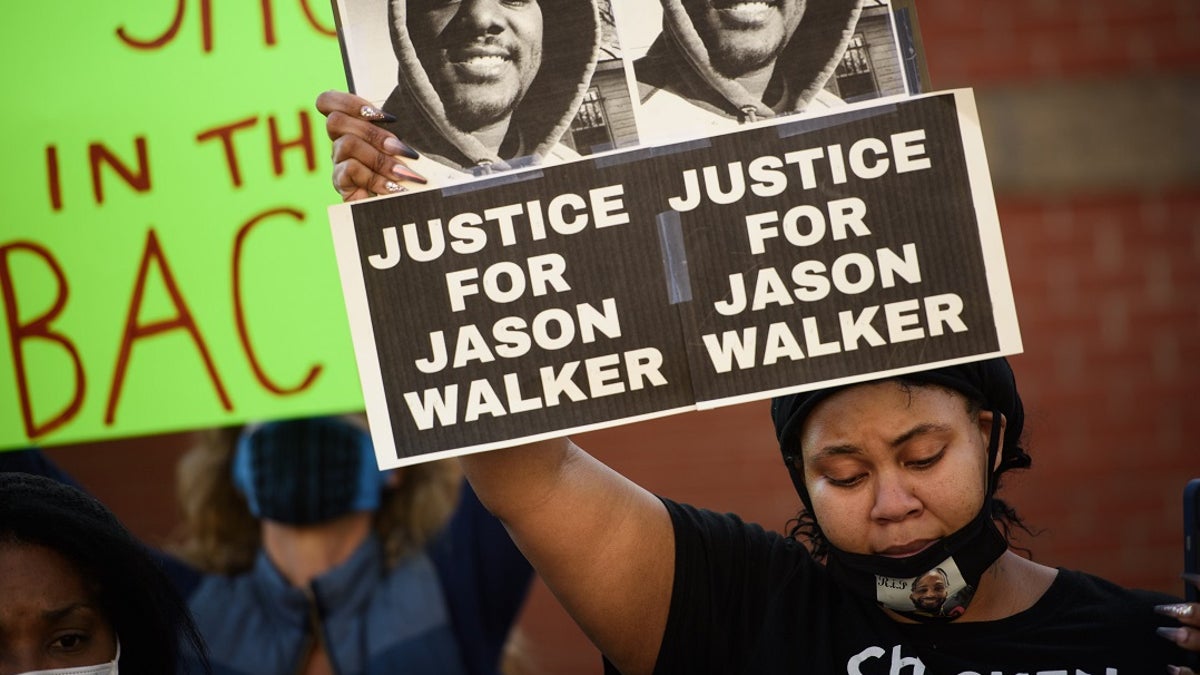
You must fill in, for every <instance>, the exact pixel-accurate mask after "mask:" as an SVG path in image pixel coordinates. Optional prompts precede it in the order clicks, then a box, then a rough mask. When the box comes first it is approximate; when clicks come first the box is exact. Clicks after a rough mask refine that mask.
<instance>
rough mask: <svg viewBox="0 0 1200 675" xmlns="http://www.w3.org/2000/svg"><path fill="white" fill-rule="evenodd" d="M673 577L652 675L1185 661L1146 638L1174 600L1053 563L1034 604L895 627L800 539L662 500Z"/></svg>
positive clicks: (910, 672) (898, 672) (1083, 670)
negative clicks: (1054, 570) (1161, 609)
mask: <svg viewBox="0 0 1200 675" xmlns="http://www.w3.org/2000/svg"><path fill="white" fill-rule="evenodd" d="M663 501H664V503H666V505H667V509H668V511H670V513H671V519H672V521H673V523H674V527H675V540H676V562H675V584H674V589H673V591H672V594H671V610H670V615H669V617H668V620H667V627H666V632H665V634H664V635H663V643H662V648H661V650H660V652H659V657H658V664H657V666H656V669H655V672H656V673H659V674H664V675H665V674H674V673H686V674H687V675H698V674H700V673H714V674H718V673H719V674H720V675H734V674H737V673H745V674H746V675H770V674H772V673H787V674H789V675H795V674H798V673H813V674H818V675H828V674H835V673H838V674H840V673H846V674H848V675H922V674H928V675H943V674H944V675H971V674H975V675H1081V674H1086V675H1133V674H1135V673H1153V674H1154V675H1161V674H1162V673H1164V672H1167V668H1166V666H1167V664H1169V663H1174V664H1181V663H1187V662H1188V661H1187V659H1188V656H1187V655H1186V654H1185V653H1184V652H1183V651H1182V650H1180V649H1178V648H1177V647H1176V646H1175V645H1174V644H1172V643H1170V642H1168V641H1167V640H1165V639H1163V638H1162V637H1159V636H1158V635H1157V634H1156V633H1155V628H1156V627H1157V626H1170V625H1177V624H1175V622H1174V621H1172V620H1170V619H1168V618H1166V617H1162V616H1159V615H1157V614H1155V613H1154V611H1153V606H1154V605H1155V604H1160V603H1164V602H1172V601H1176V600H1175V599H1174V598H1171V597H1169V596H1166V595H1162V594H1157V593H1149V592H1145V591H1131V590H1127V589H1124V588H1121V587H1119V586H1116V585H1114V584H1111V583H1109V582H1107V581H1104V580H1103V579H1099V578H1097V577H1093V576H1090V575H1087V574H1083V573H1081V572H1074V571H1069V570H1059V573H1058V576H1057V578H1056V580H1055V581H1054V583H1053V584H1051V586H1050V588H1049V589H1048V590H1047V591H1046V593H1045V594H1044V595H1043V596H1042V598H1041V599H1040V600H1038V601H1037V603H1036V604H1034V606H1033V607H1031V608H1029V609H1028V610H1026V611H1024V612H1021V613H1019V614H1017V615H1015V616H1011V617H1008V618H1006V619H1001V620H998V621H989V622H967V623H957V622H955V623H947V624H902V623H899V622H896V621H893V620H892V619H890V618H888V616H887V615H886V614H885V613H884V612H883V611H882V610H881V609H879V608H878V607H877V606H876V605H874V604H873V603H869V602H866V601H864V600H860V599H859V598H858V597H857V596H854V595H852V594H849V593H847V592H845V591H843V590H841V589H840V588H839V587H838V586H837V585H836V584H834V583H832V582H831V581H830V580H829V577H828V575H827V574H826V571H825V568H824V566H823V565H821V564H819V563H818V562H816V561H815V560H813V558H812V557H811V556H810V555H809V554H808V552H807V551H806V550H805V549H804V548H803V547H802V546H800V545H799V544H797V543H795V542H793V541H791V540H789V539H787V538H785V537H783V536H781V535H779V534H777V533H773V532H767V531H765V530H763V529H762V528H761V527H759V526H757V525H753V524H746V523H743V522H742V521H741V520H740V519H739V518H737V517H736V516H733V515H721V514H717V513H713V512H711V511H705V510H702V509H696V508H693V507H690V506H686V505H681V504H676V503H674V502H671V501H669V500H663Z"/></svg>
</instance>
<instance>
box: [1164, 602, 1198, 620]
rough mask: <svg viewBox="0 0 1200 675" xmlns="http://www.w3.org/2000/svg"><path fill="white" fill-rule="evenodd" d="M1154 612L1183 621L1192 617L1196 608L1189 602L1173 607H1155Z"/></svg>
mask: <svg viewBox="0 0 1200 675" xmlns="http://www.w3.org/2000/svg"><path fill="white" fill-rule="evenodd" d="M1154 611H1156V612H1158V613H1159V614H1162V615H1164V616H1173V617H1175V618H1176V619H1183V618H1186V617H1189V616H1191V615H1192V613H1193V612H1195V611H1196V608H1195V607H1194V606H1192V604H1191V603H1189V602H1179V603H1175V604H1173V605H1155V607H1154Z"/></svg>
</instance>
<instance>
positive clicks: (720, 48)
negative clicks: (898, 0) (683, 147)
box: [634, 0, 862, 138]
mask: <svg viewBox="0 0 1200 675" xmlns="http://www.w3.org/2000/svg"><path fill="white" fill-rule="evenodd" d="M661 1H662V5H663V29H662V33H661V34H660V35H659V36H658V38H657V39H656V40H655V41H654V43H653V44H652V45H651V46H650V49H649V51H648V52H647V53H646V55H645V56H644V57H642V58H641V59H638V60H637V62H635V64H634V72H635V73H636V75H637V79H638V88H639V99H640V103H641V108H640V111H639V117H638V124H639V130H641V131H642V132H643V134H645V135H646V136H648V137H649V138H670V137H672V136H679V135H681V133H686V134H687V135H691V136H696V135H705V134H708V133H714V132H719V131H722V130H726V129H729V128H732V127H736V126H738V125H740V124H744V123H747V122H755V121H758V120H761V119H768V118H771V117H775V116H778V115H785V114H790V113H794V112H800V111H806V110H819V109H826V108H829V107H833V106H837V105H841V103H842V102H841V100H840V99H839V98H838V97H837V96H835V95H833V94H831V93H829V92H828V91H826V90H825V84H826V83H827V82H828V81H829V79H830V78H831V77H832V76H833V74H834V71H835V70H836V69H837V66H838V63H839V62H840V60H841V58H842V54H843V53H844V52H845V50H846V46H847V44H848V43H849V41H850V39H851V37H852V36H853V35H854V29H855V26H856V24H857V22H858V17H859V14H860V12H861V10H862V0H753V1H749V2H747V1H745V0H661ZM681 122H682V123H681Z"/></svg>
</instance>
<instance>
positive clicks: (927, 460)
mask: <svg viewBox="0 0 1200 675" xmlns="http://www.w3.org/2000/svg"><path fill="white" fill-rule="evenodd" d="M945 455H946V449H945V448H942V449H941V450H939V451H937V452H936V453H935V454H933V455H930V456H929V457H923V458H921V459H912V460H909V461H908V462H907V464H908V466H909V467H911V468H913V469H917V470H921V469H928V468H930V467H932V466H933V465H934V464H937V463H938V461H940V460H941V459H942V457H944V456H945Z"/></svg>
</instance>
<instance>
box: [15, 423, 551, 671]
mask: <svg viewBox="0 0 1200 675" xmlns="http://www.w3.org/2000/svg"><path fill="white" fill-rule="evenodd" d="M206 437H207V438H206V441H205V442H203V443H200V444H199V445H197V447H196V448H194V449H193V450H191V451H190V452H189V453H188V454H187V455H185V456H184V457H183V459H182V460H181V461H180V465H179V477H178V480H179V486H178V492H179V498H180V503H181V506H182V511H183V521H184V523H183V536H182V538H181V539H180V541H179V542H177V543H176V544H175V545H173V546H172V547H171V552H172V555H168V554H166V553H159V555H160V556H161V558H162V559H161V563H162V565H163V567H164V568H165V570H166V572H167V576H168V577H169V578H170V579H171V581H172V582H173V583H174V585H175V587H176V588H177V589H178V590H179V591H180V593H181V594H182V595H183V596H184V597H185V598H186V600H187V604H188V606H189V607H190V609H191V610H192V612H193V614H194V616H195V621H196V625H197V626H198V627H199V630H200V633H201V634H202V635H203V637H204V639H205V641H206V642H207V644H208V646H209V658H211V661H212V670H213V672H214V673H216V674H217V675H222V674H224V673H339V674H340V675H356V674H375V673H396V672H411V673H431V674H437V675H442V674H445V675H458V674H460V673H461V674H464V675H496V674H497V673H499V672H501V670H500V667H501V663H502V658H503V657H504V649H505V643H506V640H507V639H508V637H509V634H510V632H511V630H512V627H513V624H514V623H515V621H516V618H517V614H518V612H519V611H520V608H521V606H522V604H523V603H524V599H525V596H526V595H527V592H528V588H529V583H530V581H531V579H532V570H531V568H530V566H529V563H528V562H527V561H526V560H525V558H524V556H523V555H522V554H521V552H520V551H518V550H517V549H516V547H515V546H514V545H513V543H512V541H511V539H509V537H508V534H507V533H506V532H505V530H504V528H503V526H502V525H501V524H500V523H499V521H497V520H496V519H495V518H494V517H492V516H491V515H490V514H489V513H488V512H487V511H486V510H485V509H484V508H483V506H482V505H481V504H480V503H479V501H478V499H477V498H476V497H475V494H474V492H473V491H472V490H471V489H470V487H469V486H467V485H466V484H465V482H463V481H462V479H461V473H460V472H459V470H458V468H457V466H456V465H455V464H454V463H453V462H446V461H443V462H432V463H428V464H420V465H416V466H412V467H406V468H403V469H397V470H394V471H390V472H380V471H379V470H378V468H377V465H376V462H375V455H374V450H373V447H372V444H371V440H370V436H369V434H368V433H367V431H366V428H365V422H364V421H363V419H362V417H361V416H359V415H350V416H337V417H316V418H302V419H292V420H278V421H272V422H267V423H263V424H254V425H249V426H246V427H245V428H242V429H223V430H214V431H212V432H210V433H207V434H206ZM13 469H20V470H24V471H34V472H38V473H43V474H46V475H49V476H52V477H55V478H57V479H60V480H65V481H69V480H70V479H69V477H67V476H65V475H63V474H62V472H61V471H60V470H58V468H57V467H56V466H54V465H53V464H52V463H51V462H49V461H48V460H47V459H46V458H45V457H44V456H43V455H41V454H40V453H37V452H34V451H25V452H11V453H0V471H5V470H13ZM512 656H513V655H512V653H511V652H510V654H509V658H510V659H511V658H512Z"/></svg>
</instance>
